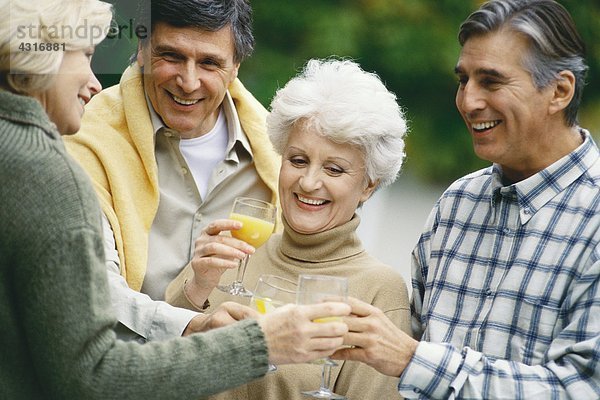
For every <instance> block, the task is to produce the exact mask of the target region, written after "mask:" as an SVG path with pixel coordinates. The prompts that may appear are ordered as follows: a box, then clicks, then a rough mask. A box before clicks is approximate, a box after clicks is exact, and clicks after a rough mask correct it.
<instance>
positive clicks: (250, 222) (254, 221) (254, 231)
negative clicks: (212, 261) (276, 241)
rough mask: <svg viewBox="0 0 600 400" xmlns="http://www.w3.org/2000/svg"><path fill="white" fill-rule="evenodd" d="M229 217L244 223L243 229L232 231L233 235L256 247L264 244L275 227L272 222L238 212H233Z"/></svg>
mask: <svg viewBox="0 0 600 400" xmlns="http://www.w3.org/2000/svg"><path fill="white" fill-rule="evenodd" d="M229 218H230V219H234V220H236V221H240V222H241V223H242V224H244V225H243V226H242V228H241V229H238V230H236V231H235V230H234V231H231V236H233V237H234V238H236V239H240V240H243V241H244V242H246V243H248V244H250V245H252V246H254V247H260V246H262V245H263V244H264V243H265V242H266V241H267V239H269V237H270V236H271V233H273V228H274V227H275V224H273V223H272V222H268V221H265V220H262V219H260V218H256V217H250V216H248V215H243V214H238V213H231V214H230V215H229Z"/></svg>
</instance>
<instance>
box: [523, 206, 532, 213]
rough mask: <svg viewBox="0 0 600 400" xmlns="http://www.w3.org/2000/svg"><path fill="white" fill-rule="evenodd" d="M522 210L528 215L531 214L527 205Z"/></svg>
mask: <svg viewBox="0 0 600 400" xmlns="http://www.w3.org/2000/svg"><path fill="white" fill-rule="evenodd" d="M523 212H524V213H525V215H529V214H531V209H530V208H529V207H525V208H524V209H523Z"/></svg>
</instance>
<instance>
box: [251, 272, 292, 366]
mask: <svg viewBox="0 0 600 400" xmlns="http://www.w3.org/2000/svg"><path fill="white" fill-rule="evenodd" d="M297 288H298V286H297V284H296V282H294V281H290V280H289V279H285V278H282V277H280V276H276V275H268V274H265V275H261V276H260V277H259V278H258V282H257V283H256V288H255V289H254V294H253V295H252V299H251V300H250V307H252V308H254V309H255V310H256V311H258V312H259V313H261V314H266V313H270V312H272V311H274V310H275V309H276V308H277V307H281V306H283V305H285V304H294V303H295V302H296V289H297ZM275 370H277V367H276V366H275V365H273V364H269V372H272V371H275Z"/></svg>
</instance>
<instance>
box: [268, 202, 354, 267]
mask: <svg viewBox="0 0 600 400" xmlns="http://www.w3.org/2000/svg"><path fill="white" fill-rule="evenodd" d="M281 219H282V222H283V226H284V229H283V234H282V236H281V244H280V246H279V249H280V251H281V253H283V255H285V256H287V257H289V258H291V259H294V260H298V261H306V262H309V263H310V262H312V263H323V262H327V261H336V260H341V259H344V258H348V257H352V256H355V255H357V254H359V253H362V252H363V251H364V248H363V245H362V243H361V241H360V239H359V238H358V235H357V234H356V229H357V228H358V225H359V224H360V217H359V216H358V214H354V216H353V217H352V219H351V220H350V221H348V222H346V223H345V224H343V225H340V226H336V227H335V228H333V229H330V230H327V231H325V232H320V233H314V234H308V235H307V234H302V233H298V232H296V231H294V230H293V229H292V228H291V227H290V226H289V224H288V223H287V221H286V220H285V217H282V218H281Z"/></svg>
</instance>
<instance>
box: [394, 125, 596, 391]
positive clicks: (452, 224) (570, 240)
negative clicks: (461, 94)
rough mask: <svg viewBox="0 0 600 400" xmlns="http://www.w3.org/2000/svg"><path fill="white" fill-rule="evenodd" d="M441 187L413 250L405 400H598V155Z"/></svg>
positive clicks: (493, 170)
mask: <svg viewBox="0 0 600 400" xmlns="http://www.w3.org/2000/svg"><path fill="white" fill-rule="evenodd" d="M582 136H583V137H584V143H583V144H582V145H581V146H579V147H578V148H577V149H576V150H574V151H573V152H572V153H571V154H569V155H567V156H565V157H563V158H562V159H560V160H558V161H557V162H555V163H554V164H552V165H551V166H549V167H548V168H546V169H544V170H542V171H540V172H539V173H537V174H535V175H533V176H531V177H530V178H528V179H526V180H523V181H521V182H518V183H516V184H513V185H510V186H503V185H502V182H501V170H500V167H499V166H497V165H494V166H492V167H489V168H487V169H484V170H481V171H478V172H475V173H473V174H470V175H468V176H466V177H463V178H461V179H459V180H457V181H456V182H455V183H453V184H452V185H451V186H450V187H449V188H448V189H447V190H446V192H445V193H444V194H443V195H442V197H441V198H440V199H439V200H438V202H437V204H436V206H435V207H434V209H433V211H432V213H431V215H430V217H429V220H428V222H427V226H426V228H425V231H424V233H423V234H422V235H421V238H420V240H419V243H418V244H417V246H416V248H415V250H414V251H413V304H412V307H413V310H412V311H413V331H414V334H415V337H416V338H419V339H420V340H421V342H420V344H419V346H418V348H417V351H416V353H415V355H414V357H413V358H412V360H411V362H410V364H409V366H408V367H407V369H406V370H405V372H404V373H403V374H402V376H401V380H400V384H399V386H398V388H399V390H400V393H401V394H402V395H403V396H405V397H406V398H427V399H428V398H435V399H438V398H478V399H493V398H498V399H527V400H530V399H538V398H539V399H544V400H546V399H563V398H574V399H577V400H584V399H598V398H600V365H599V361H600V286H599V283H600V158H599V157H600V154H599V150H598V147H597V146H596V144H595V143H594V141H593V140H592V139H591V137H590V135H589V133H588V132H587V131H584V130H582Z"/></svg>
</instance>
